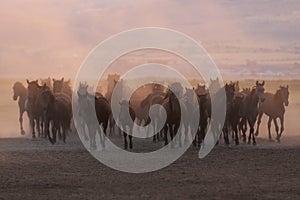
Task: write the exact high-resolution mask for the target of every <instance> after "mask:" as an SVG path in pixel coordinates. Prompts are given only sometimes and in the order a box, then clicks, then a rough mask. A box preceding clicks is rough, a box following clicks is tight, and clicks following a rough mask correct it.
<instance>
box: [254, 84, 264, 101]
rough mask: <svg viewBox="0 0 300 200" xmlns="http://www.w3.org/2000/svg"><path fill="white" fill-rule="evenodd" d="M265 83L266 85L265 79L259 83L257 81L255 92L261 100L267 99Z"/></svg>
mask: <svg viewBox="0 0 300 200" xmlns="http://www.w3.org/2000/svg"><path fill="white" fill-rule="evenodd" d="M264 85H265V81H263V82H262V83H259V82H258V81H256V87H255V92H256V95H257V96H258V98H259V100H260V101H261V102H264V101H265V88H264Z"/></svg>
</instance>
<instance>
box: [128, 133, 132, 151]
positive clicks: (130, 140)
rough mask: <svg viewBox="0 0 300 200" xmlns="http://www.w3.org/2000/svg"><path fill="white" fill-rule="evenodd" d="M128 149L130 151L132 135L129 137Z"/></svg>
mask: <svg viewBox="0 0 300 200" xmlns="http://www.w3.org/2000/svg"><path fill="white" fill-rule="evenodd" d="M128 137H129V148H130V149H132V135H129V136H128Z"/></svg>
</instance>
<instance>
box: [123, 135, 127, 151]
mask: <svg viewBox="0 0 300 200" xmlns="http://www.w3.org/2000/svg"><path fill="white" fill-rule="evenodd" d="M123 137H124V149H127V134H126V133H125V131H123Z"/></svg>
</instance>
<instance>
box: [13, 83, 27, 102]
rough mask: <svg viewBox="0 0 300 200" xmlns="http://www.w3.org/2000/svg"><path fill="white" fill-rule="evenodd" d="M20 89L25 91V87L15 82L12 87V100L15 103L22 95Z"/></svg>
mask: <svg viewBox="0 0 300 200" xmlns="http://www.w3.org/2000/svg"><path fill="white" fill-rule="evenodd" d="M22 89H25V87H24V86H23V84H22V83H20V82H15V84H14V86H13V93H14V94H13V100H14V101H16V100H17V99H18V97H19V96H20V95H21V93H22V91H21V90H22Z"/></svg>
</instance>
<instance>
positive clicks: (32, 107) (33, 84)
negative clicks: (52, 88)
mask: <svg viewBox="0 0 300 200" xmlns="http://www.w3.org/2000/svg"><path fill="white" fill-rule="evenodd" d="M26 81H27V84H28V87H27V90H28V98H27V99H28V100H27V104H26V111H27V115H28V118H29V121H30V127H31V131H32V139H35V138H36V136H35V127H36V128H37V131H38V136H39V137H40V136H42V134H43V125H44V110H43V107H42V104H41V94H42V92H43V91H45V90H49V87H47V86H46V85H43V86H40V85H39V84H38V80H36V81H28V80H26Z"/></svg>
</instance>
